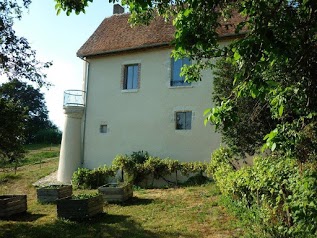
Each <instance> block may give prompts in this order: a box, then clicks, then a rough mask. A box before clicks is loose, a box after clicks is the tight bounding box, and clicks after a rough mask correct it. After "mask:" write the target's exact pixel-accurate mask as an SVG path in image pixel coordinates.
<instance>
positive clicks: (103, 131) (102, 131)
mask: <svg viewBox="0 0 317 238" xmlns="http://www.w3.org/2000/svg"><path fill="white" fill-rule="evenodd" d="M107 128H108V127H107V125H100V128H99V131H100V133H107Z"/></svg>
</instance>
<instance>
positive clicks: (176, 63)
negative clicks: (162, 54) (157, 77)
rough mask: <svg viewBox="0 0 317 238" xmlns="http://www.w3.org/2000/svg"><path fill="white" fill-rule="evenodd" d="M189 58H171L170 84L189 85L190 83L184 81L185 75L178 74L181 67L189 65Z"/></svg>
mask: <svg viewBox="0 0 317 238" xmlns="http://www.w3.org/2000/svg"><path fill="white" fill-rule="evenodd" d="M190 64H191V63H190V59H189V58H182V59H178V60H175V59H174V58H172V75H171V86H174V87H175V86H176V87H177V86H190V83H188V82H185V77H184V76H180V73H181V71H182V67H183V66H184V65H190Z"/></svg>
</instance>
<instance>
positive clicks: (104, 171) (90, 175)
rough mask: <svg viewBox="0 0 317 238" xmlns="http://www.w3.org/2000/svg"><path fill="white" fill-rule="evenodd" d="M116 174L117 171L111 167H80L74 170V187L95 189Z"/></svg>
mask: <svg viewBox="0 0 317 238" xmlns="http://www.w3.org/2000/svg"><path fill="white" fill-rule="evenodd" d="M114 176H115V171H114V169H113V168H111V167H107V166H106V165H105V166H104V167H99V168H97V169H93V170H90V169H87V168H79V169H78V170H77V171H75V172H74V174H73V177H72V184H73V186H74V188H81V189H85V188H88V189H95V188H98V187H99V186H102V185H104V184H106V183H108V182H109V179H110V178H111V177H114Z"/></svg>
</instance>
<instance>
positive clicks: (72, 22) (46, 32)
mask: <svg viewBox="0 0 317 238" xmlns="http://www.w3.org/2000/svg"><path fill="white" fill-rule="evenodd" d="M112 8H113V4H112V3H109V1H108V0H94V2H93V3H91V4H90V5H89V7H88V8H86V14H83V13H81V14H80V15H76V14H75V13H72V14H71V15H70V16H66V13H64V12H61V13H60V15H58V16H57V15H56V10H55V2H54V0H32V3H31V5H30V7H29V9H28V10H25V11H24V14H23V17H22V19H21V20H20V21H18V20H16V21H15V24H14V29H15V31H16V34H17V35H18V36H23V37H25V38H27V39H28V41H29V43H30V45H31V47H32V49H34V50H36V53H37V59H38V60H40V61H43V62H47V61H52V62H53V65H52V66H51V67H50V68H49V69H48V70H47V71H46V73H47V81H48V82H50V83H52V84H53V86H51V87H50V88H49V89H48V90H47V89H42V92H43V93H44V95H45V100H46V105H47V108H48V110H49V118H50V120H51V121H53V122H54V123H55V124H56V125H57V126H58V127H59V128H60V129H61V130H63V126H64V117H65V116H64V113H63V93H64V91H65V90H68V89H79V90H81V89H82V83H83V60H81V59H80V58H78V57H77V56H76V52H77V50H78V49H79V48H80V47H81V46H82V45H83V44H84V43H85V41H86V40H87V39H88V38H89V37H90V36H91V34H92V33H93V32H94V31H95V30H96V28H97V27H98V26H99V24H100V23H101V22H102V20H103V19H104V18H105V17H109V16H111V15H112Z"/></svg>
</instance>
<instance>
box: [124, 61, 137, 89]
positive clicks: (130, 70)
mask: <svg viewBox="0 0 317 238" xmlns="http://www.w3.org/2000/svg"><path fill="white" fill-rule="evenodd" d="M139 80H140V64H130V65H124V79H123V85H122V89H123V90H130V89H138V88H139Z"/></svg>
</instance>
